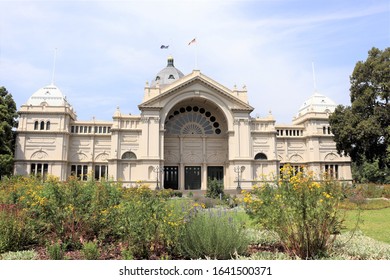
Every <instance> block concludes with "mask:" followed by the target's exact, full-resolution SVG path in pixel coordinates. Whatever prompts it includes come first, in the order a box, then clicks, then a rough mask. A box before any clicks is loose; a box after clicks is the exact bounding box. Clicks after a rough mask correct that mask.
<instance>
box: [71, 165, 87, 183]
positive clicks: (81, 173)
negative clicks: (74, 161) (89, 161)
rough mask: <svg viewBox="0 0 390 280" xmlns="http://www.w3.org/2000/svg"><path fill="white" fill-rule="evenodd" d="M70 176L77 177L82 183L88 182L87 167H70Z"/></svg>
mask: <svg viewBox="0 0 390 280" xmlns="http://www.w3.org/2000/svg"><path fill="white" fill-rule="evenodd" d="M70 175H72V176H77V179H79V180H82V181H87V180H88V165H71V167H70Z"/></svg>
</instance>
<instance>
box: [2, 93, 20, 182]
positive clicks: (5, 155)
mask: <svg viewBox="0 0 390 280" xmlns="http://www.w3.org/2000/svg"><path fill="white" fill-rule="evenodd" d="M16 118H17V112H16V104H15V101H14V100H13V98H12V95H11V94H10V93H8V91H7V90H6V89H5V87H0V179H1V177H3V176H4V175H11V174H12V171H13V159H14V148H15V130H14V128H15V127H16V125H17V121H16Z"/></svg>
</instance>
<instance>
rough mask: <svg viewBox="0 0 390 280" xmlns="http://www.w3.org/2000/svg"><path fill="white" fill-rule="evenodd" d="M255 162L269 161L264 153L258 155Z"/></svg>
mask: <svg viewBox="0 0 390 280" xmlns="http://www.w3.org/2000/svg"><path fill="white" fill-rule="evenodd" d="M255 160H267V156H266V155H265V154H264V153H257V154H256V155H255Z"/></svg>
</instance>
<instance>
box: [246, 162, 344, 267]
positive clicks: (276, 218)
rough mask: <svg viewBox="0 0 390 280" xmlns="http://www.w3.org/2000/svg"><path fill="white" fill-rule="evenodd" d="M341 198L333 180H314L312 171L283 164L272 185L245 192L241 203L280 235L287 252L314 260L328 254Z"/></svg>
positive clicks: (337, 186)
mask: <svg viewBox="0 0 390 280" xmlns="http://www.w3.org/2000/svg"><path fill="white" fill-rule="evenodd" d="M341 199H342V191H341V186H340V185H338V184H337V183H336V182H334V181H332V180H330V179H329V178H324V180H323V181H321V182H317V181H316V180H315V177H314V174H313V173H311V172H308V171H306V170H303V171H301V172H297V171H296V170H295V169H293V168H292V167H290V166H285V167H284V168H283V169H282V170H281V176H280V179H279V180H278V181H277V182H276V183H275V184H272V183H265V184H264V185H259V186H255V187H254V189H253V191H251V192H247V193H245V197H244V204H245V208H246V211H247V213H248V214H249V215H250V216H251V217H252V218H253V219H255V220H256V221H257V223H258V224H259V225H260V226H261V227H262V228H264V229H267V230H271V231H273V232H276V233H277V234H278V235H279V237H280V240H281V243H282V245H283V247H284V248H285V250H286V251H287V252H289V253H290V254H291V255H295V256H298V257H299V258H301V259H314V258H316V257H321V256H323V255H325V254H326V253H327V251H328V249H329V247H330V246H331V245H332V243H333V241H334V239H335V235H334V233H337V232H338V231H339V230H340V226H341V223H342V218H341V217H340V215H339V212H338V204H339V202H340V200H341Z"/></svg>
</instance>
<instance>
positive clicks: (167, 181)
mask: <svg viewBox="0 0 390 280" xmlns="http://www.w3.org/2000/svg"><path fill="white" fill-rule="evenodd" d="M207 178H208V179H211V180H212V179H217V180H218V181H221V182H223V166H208V167H207ZM201 187H202V167H201V166H185V167H184V188H180V189H185V190H200V189H201ZM164 188H165V189H174V190H178V189H179V167H178V166H165V167H164Z"/></svg>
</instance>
